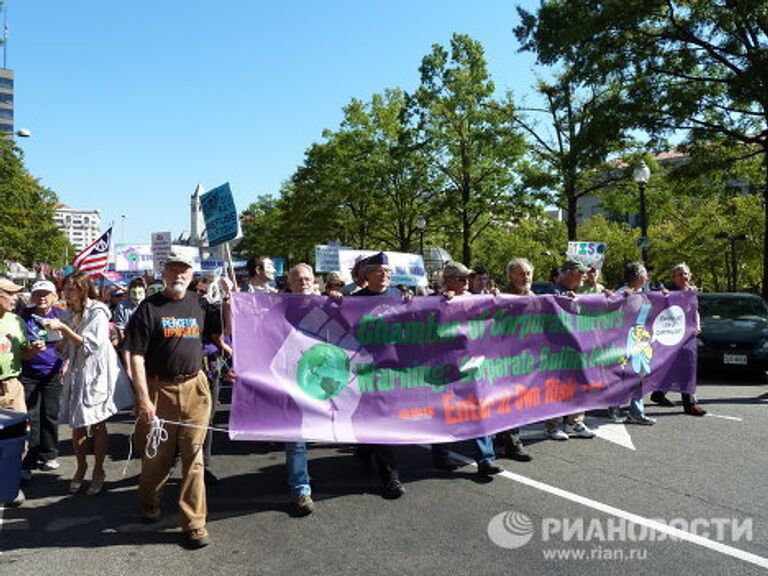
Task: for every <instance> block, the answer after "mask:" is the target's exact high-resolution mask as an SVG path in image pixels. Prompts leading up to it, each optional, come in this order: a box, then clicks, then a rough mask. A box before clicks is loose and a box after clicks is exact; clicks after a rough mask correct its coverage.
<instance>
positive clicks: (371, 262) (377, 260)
mask: <svg viewBox="0 0 768 576" xmlns="http://www.w3.org/2000/svg"><path fill="white" fill-rule="evenodd" d="M365 265H366V266H389V256H387V253H386V252H377V253H376V254H374V255H373V256H369V257H368V258H366V259H365Z"/></svg>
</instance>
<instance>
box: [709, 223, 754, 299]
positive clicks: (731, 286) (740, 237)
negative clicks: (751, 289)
mask: <svg viewBox="0 0 768 576" xmlns="http://www.w3.org/2000/svg"><path fill="white" fill-rule="evenodd" d="M715 238H719V239H720V240H725V241H726V242H728V243H729V244H730V245H731V270H732V273H731V274H729V275H728V291H729V292H736V290H737V288H736V287H737V286H738V285H739V276H738V274H739V272H738V268H737V267H736V242H740V241H744V240H746V239H747V235H746V234H736V235H735V236H734V235H731V234H730V233H728V232H718V233H717V234H715ZM725 258H726V263H727V262H728V255H727V254H726V255H725ZM727 271H728V270H727V267H726V272H727Z"/></svg>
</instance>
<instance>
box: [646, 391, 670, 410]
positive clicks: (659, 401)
mask: <svg viewBox="0 0 768 576" xmlns="http://www.w3.org/2000/svg"><path fill="white" fill-rule="evenodd" d="M651 402H653V403H654V404H656V405H657V406H664V407H666V408H674V406H675V403H674V402H672V400H670V399H669V398H667V395H666V394H665V393H664V392H659V391H658V390H657V391H656V392H651Z"/></svg>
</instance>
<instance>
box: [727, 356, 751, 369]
mask: <svg viewBox="0 0 768 576" xmlns="http://www.w3.org/2000/svg"><path fill="white" fill-rule="evenodd" d="M723 364H736V365H738V366H746V365H747V355H746V354H723Z"/></svg>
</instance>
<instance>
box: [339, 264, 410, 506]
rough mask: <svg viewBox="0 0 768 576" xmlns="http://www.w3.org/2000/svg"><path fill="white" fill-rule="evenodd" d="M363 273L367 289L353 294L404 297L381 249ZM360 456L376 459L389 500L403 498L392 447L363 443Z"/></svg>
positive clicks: (406, 295)
mask: <svg viewBox="0 0 768 576" xmlns="http://www.w3.org/2000/svg"><path fill="white" fill-rule="evenodd" d="M363 274H364V276H365V280H366V283H367V284H366V286H365V288H361V289H360V290H358V291H357V292H354V293H353V294H351V295H350V296H374V297H377V296H378V297H381V296H389V297H393V296H394V297H398V296H401V292H400V291H399V290H398V289H397V288H394V287H392V286H390V268H389V257H388V256H387V254H386V253H385V252H379V253H377V254H374V255H373V256H369V257H368V258H366V259H365V261H364V264H363ZM403 298H404V299H405V300H406V301H408V300H410V299H411V298H413V295H412V294H411V293H409V292H406V293H405V295H403ZM355 454H356V455H357V457H358V458H360V459H361V460H363V461H364V462H366V463H368V462H370V460H371V458H373V459H374V460H375V461H376V465H377V467H378V469H379V475H380V476H381V479H382V481H383V482H384V491H383V493H382V495H383V496H384V498H387V499H390V500H391V499H395V498H400V496H402V495H403V494H405V488H404V487H403V484H402V483H401V482H400V474H399V472H398V470H397V462H396V459H395V451H394V449H393V448H392V446H388V445H386V444H361V445H360V446H358V447H357V451H356V452H355Z"/></svg>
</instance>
